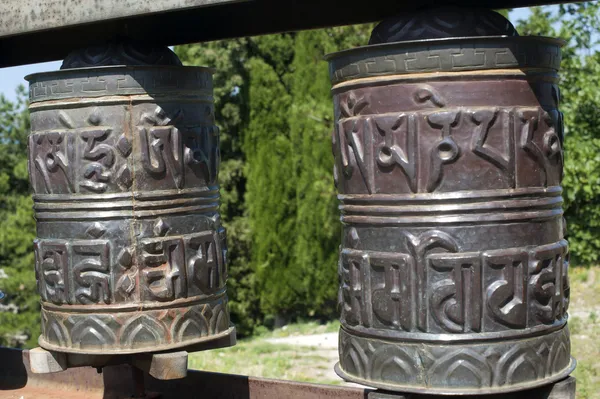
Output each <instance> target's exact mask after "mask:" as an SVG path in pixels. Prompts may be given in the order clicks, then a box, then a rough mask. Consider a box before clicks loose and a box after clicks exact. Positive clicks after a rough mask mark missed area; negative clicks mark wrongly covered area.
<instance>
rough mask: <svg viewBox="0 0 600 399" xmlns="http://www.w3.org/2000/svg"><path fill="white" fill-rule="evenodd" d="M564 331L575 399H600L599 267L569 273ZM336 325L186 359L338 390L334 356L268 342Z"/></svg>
mask: <svg viewBox="0 0 600 399" xmlns="http://www.w3.org/2000/svg"><path fill="white" fill-rule="evenodd" d="M569 274H570V280H571V303H570V307H569V313H570V318H569V327H570V329H571V342H572V354H573V356H574V357H575V358H576V359H577V368H576V369H575V372H574V376H575V377H576V378H577V399H595V398H599V397H600V266H593V267H573V268H571V270H570V271H569ZM338 328H339V322H337V321H333V322H329V323H327V324H319V323H316V322H303V323H298V324H292V325H289V326H285V327H283V328H280V329H276V330H273V331H267V330H266V329H265V330H263V331H261V332H260V333H259V334H257V335H256V336H254V337H252V338H248V339H244V340H240V341H239V342H238V344H237V345H236V346H234V347H232V348H225V349H218V350H213V351H207V352H199V353H194V354H192V355H190V360H189V367H190V368H193V369H201V370H206V371H216V372H223V373H232V374H245V375H249V376H259V377H265V378H278V379H284V380H296V381H305V382H318V383H325V384H340V383H341V380H340V379H338V378H336V376H335V374H334V373H333V371H332V370H331V368H332V367H333V364H334V363H335V361H336V359H337V351H335V350H323V349H321V348H314V347H295V346H291V345H281V344H272V343H269V342H268V341H267V340H268V339H269V338H282V337H289V336H295V335H309V334H322V333H326V332H336V331H337V330H338Z"/></svg>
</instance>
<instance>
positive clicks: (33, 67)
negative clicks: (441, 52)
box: [0, 8, 529, 101]
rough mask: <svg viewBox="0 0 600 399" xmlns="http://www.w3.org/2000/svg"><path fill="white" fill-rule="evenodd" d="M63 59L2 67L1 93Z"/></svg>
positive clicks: (518, 15) (515, 14)
mask: <svg viewBox="0 0 600 399" xmlns="http://www.w3.org/2000/svg"><path fill="white" fill-rule="evenodd" d="M528 15H529V10H528V9H527V8H516V9H514V10H513V11H512V12H511V13H510V15H509V19H510V21H511V22H512V23H516V22H517V20H519V19H525V18H527V16H528ZM60 64H61V61H53V62H43V63H40V64H30V65H23V66H17V67H11V68H0V93H2V94H4V96H5V97H6V98H8V99H9V100H11V101H13V100H15V97H16V95H15V89H16V87H17V86H18V85H19V84H22V85H24V86H25V87H27V81H25V79H24V77H25V76H27V75H29V74H32V73H37V72H49V71H54V70H57V69H60Z"/></svg>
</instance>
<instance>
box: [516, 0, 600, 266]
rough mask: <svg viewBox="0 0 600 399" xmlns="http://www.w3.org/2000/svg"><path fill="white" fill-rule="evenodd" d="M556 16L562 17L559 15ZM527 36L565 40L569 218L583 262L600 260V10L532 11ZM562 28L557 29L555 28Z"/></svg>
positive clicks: (523, 28)
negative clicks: (599, 43) (554, 37)
mask: <svg viewBox="0 0 600 399" xmlns="http://www.w3.org/2000/svg"><path fill="white" fill-rule="evenodd" d="M554 10H556V11H554ZM531 11H532V15H531V17H530V18H529V19H528V20H527V21H519V23H518V26H517V29H518V31H519V33H520V34H521V35H544V36H557V37H561V38H563V39H565V40H566V41H567V45H566V46H565V47H564V48H563V61H562V64H561V72H560V75H561V81H560V88H561V94H562V103H561V111H562V112H563V113H564V122H565V178H564V180H563V187H564V190H565V195H564V197H565V218H566V220H567V221H568V239H569V241H570V247H571V253H572V254H573V257H574V258H575V259H576V261H577V262H581V263H593V262H598V260H600V90H598V88H599V87H600V52H599V51H598V48H597V45H598V35H599V34H600V4H598V3H597V2H591V3H579V4H572V5H563V6H560V7H559V8H558V9H556V8H546V7H537V8H532V9H531ZM555 26H557V29H555V28H554V27H555Z"/></svg>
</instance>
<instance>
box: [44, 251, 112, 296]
mask: <svg viewBox="0 0 600 399" xmlns="http://www.w3.org/2000/svg"><path fill="white" fill-rule="evenodd" d="M34 248H35V254H36V271H37V278H38V290H39V292H40V295H41V297H42V299H43V300H44V301H48V302H52V303H56V304H71V305H73V304H109V303H111V302H112V301H113V296H112V286H111V265H110V253H111V251H110V243H109V242H108V241H107V240H75V241H66V240H40V239H37V240H36V241H35V242H34Z"/></svg>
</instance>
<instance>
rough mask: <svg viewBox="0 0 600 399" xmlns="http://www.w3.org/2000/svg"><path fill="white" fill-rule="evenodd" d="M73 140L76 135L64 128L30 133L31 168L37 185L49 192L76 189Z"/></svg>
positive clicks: (33, 183)
mask: <svg viewBox="0 0 600 399" xmlns="http://www.w3.org/2000/svg"><path fill="white" fill-rule="evenodd" d="M74 142H75V137H74V135H73V134H69V133H68V132H65V131H50V132H47V133H44V134H41V133H34V134H32V135H31V136H30V137H29V159H30V160H29V162H30V168H29V169H30V170H31V171H32V186H33V187H34V189H37V190H38V191H40V190H43V192H45V193H48V194H54V193H56V192H57V191H61V188H62V191H64V192H66V193H73V192H75V177H74V176H73V173H74V171H75V168H73V167H72V163H73V162H74V158H75V144H74ZM32 166H33V167H32ZM37 180H41V183H42V184H38V181H37Z"/></svg>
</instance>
